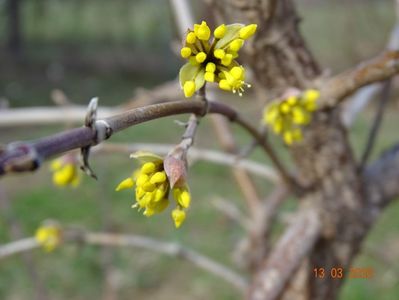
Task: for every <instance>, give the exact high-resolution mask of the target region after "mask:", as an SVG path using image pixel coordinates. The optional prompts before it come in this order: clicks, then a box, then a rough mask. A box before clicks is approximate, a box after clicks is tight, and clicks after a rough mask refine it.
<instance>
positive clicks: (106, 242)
mask: <svg viewBox="0 0 399 300" xmlns="http://www.w3.org/2000/svg"><path fill="white" fill-rule="evenodd" d="M63 242H64V243H66V242H76V243H82V242H83V243H86V244H89V245H101V246H112V247H134V248H142V249H146V250H150V251H153V252H157V253H161V254H166V255H169V256H173V257H176V258H180V259H183V260H186V261H188V262H190V263H192V264H194V265H195V266H197V267H198V268H200V269H203V270H205V271H207V272H209V273H212V274H214V275H216V276H218V277H220V278H222V279H224V280H225V281H226V282H228V283H230V284H232V285H233V286H234V287H236V288H237V289H238V290H240V291H242V292H244V291H245V290H246V288H247V281H246V279H245V278H243V277H242V276H240V275H239V274H237V273H235V272H234V271H233V270H231V269H229V268H228V267H226V266H223V265H222V264H220V263H218V262H216V261H214V260H212V259H211V258H209V257H207V256H205V255H203V254H201V253H199V252H197V251H194V250H191V249H188V248H186V247H183V246H182V245H180V244H177V243H173V242H162V241H159V240H156V239H153V238H149V237H145V236H140V235H126V234H114V233H92V232H83V231H78V230H72V229H70V230H66V231H65V233H64V240H63ZM38 247H39V245H38V243H37V242H36V240H35V239H34V238H27V239H23V240H19V241H15V242H11V243H9V244H5V245H2V246H0V260H1V259H4V258H6V257H9V256H11V255H14V254H18V253H21V252H24V251H29V250H33V249H35V248H38Z"/></svg>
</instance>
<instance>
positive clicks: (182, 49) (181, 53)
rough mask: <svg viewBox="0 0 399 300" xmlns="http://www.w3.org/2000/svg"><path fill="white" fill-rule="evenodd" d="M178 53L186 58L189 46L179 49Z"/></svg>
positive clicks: (189, 53)
mask: <svg viewBox="0 0 399 300" xmlns="http://www.w3.org/2000/svg"><path fill="white" fill-rule="evenodd" d="M180 55H181V57H183V58H188V57H190V55H191V49H190V48H189V47H183V48H181V50H180Z"/></svg>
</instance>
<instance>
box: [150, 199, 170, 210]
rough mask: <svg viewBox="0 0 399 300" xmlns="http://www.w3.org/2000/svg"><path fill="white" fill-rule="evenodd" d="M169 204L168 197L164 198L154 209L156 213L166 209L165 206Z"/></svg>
mask: <svg viewBox="0 0 399 300" xmlns="http://www.w3.org/2000/svg"><path fill="white" fill-rule="evenodd" d="M168 205H169V200H168V198H163V199H162V200H160V201H159V202H157V203H156V204H155V206H154V208H153V209H154V210H155V212H156V213H161V212H163V211H164V210H165V208H167V207H168Z"/></svg>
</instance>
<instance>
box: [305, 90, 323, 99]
mask: <svg viewBox="0 0 399 300" xmlns="http://www.w3.org/2000/svg"><path fill="white" fill-rule="evenodd" d="M319 97H320V92H319V91H318V90H312V89H311V90H306V91H305V93H304V95H303V98H305V99H306V100H317V99H318V98H319Z"/></svg>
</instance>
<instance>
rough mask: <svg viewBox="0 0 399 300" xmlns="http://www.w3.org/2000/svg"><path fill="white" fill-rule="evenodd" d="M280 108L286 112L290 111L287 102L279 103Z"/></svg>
mask: <svg viewBox="0 0 399 300" xmlns="http://www.w3.org/2000/svg"><path fill="white" fill-rule="evenodd" d="M280 110H281V112H283V113H285V114H288V113H289V112H290V111H291V107H290V106H289V105H288V103H286V102H283V103H281V104H280Z"/></svg>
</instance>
